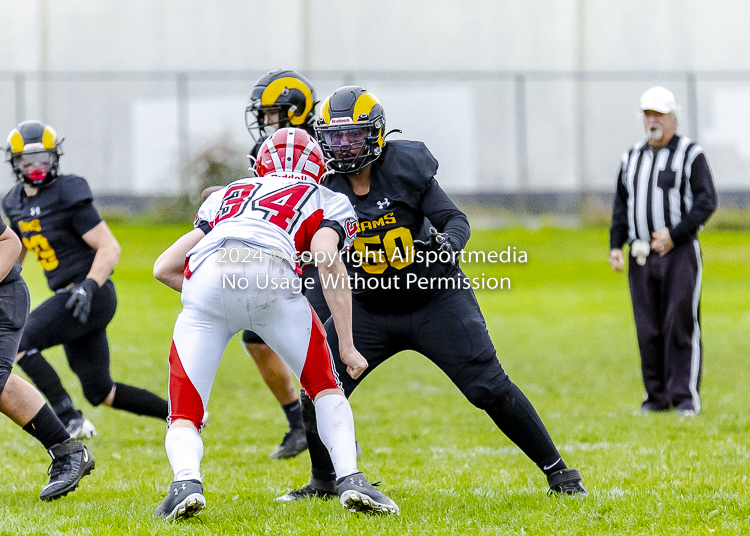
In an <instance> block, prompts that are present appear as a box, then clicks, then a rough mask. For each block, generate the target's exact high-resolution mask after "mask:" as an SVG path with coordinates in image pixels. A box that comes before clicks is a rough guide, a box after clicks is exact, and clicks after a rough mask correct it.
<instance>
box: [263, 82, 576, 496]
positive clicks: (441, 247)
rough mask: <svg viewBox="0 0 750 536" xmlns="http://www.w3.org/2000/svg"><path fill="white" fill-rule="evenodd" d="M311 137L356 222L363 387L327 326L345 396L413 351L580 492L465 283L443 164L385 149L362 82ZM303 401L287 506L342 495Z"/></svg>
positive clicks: (415, 150)
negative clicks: (307, 469)
mask: <svg viewBox="0 0 750 536" xmlns="http://www.w3.org/2000/svg"><path fill="white" fill-rule="evenodd" d="M315 130H316V135H317V138H318V141H319V142H320V144H321V147H322V148H323V152H324V153H325V155H326V158H327V159H329V160H328V164H329V166H330V167H331V168H332V169H333V170H334V171H335V174H334V175H332V176H331V177H329V178H328V179H327V180H326V182H325V185H326V187H328V188H330V189H331V190H333V191H335V192H341V193H344V194H346V195H347V196H348V197H349V200H350V201H351V202H352V205H354V208H355V210H356V212H357V216H358V218H359V231H358V233H357V238H356V240H355V242H354V247H353V250H352V254H351V255H350V256H349V257H348V258H345V262H346V264H347V269H348V272H349V278H350V281H351V284H352V286H353V288H352V297H353V307H352V317H353V318H352V322H353V334H354V344H355V345H356V347H357V349H359V351H360V352H361V353H362V355H363V356H364V357H365V359H367V361H368V363H369V367H368V368H367V370H366V371H365V372H364V373H363V374H362V375H361V376H360V377H359V378H357V379H356V380H355V379H353V378H351V377H350V376H349V375H347V374H345V370H346V366H345V365H343V363H342V362H341V360H340V359H339V357H338V355H337V351H336V348H337V347H338V343H337V339H336V332H335V329H333V327H334V326H333V324H332V323H331V322H328V323H327V324H326V332H327V336H328V344H329V346H330V347H331V350H332V352H333V356H334V361H335V363H336V367H337V370H338V374H339V379H340V380H341V383H342V385H343V387H344V392H345V393H346V395H347V396H349V395H350V394H351V393H352V391H354V389H355V388H356V387H357V385H359V383H360V382H361V381H362V380H363V379H364V378H365V377H367V375H368V374H370V373H371V372H372V371H373V370H374V369H375V368H377V366H378V365H380V364H381V363H382V362H384V361H385V360H386V359H388V358H389V357H391V356H393V355H395V354H396V353H398V352H400V351H402V350H414V351H417V352H419V353H421V354H423V355H424V356H425V357H427V358H428V359H430V360H431V361H432V362H433V363H435V364H436V365H437V366H438V367H439V368H440V369H441V370H442V371H443V372H445V374H446V375H447V376H448V377H449V378H450V379H451V381H453V383H454V384H455V385H456V386H457V387H458V388H459V389H460V390H461V392H462V393H463V395H464V396H465V397H466V398H467V399H468V400H469V402H471V403H472V404H473V405H475V406H476V407H478V408H479V409H481V410H484V411H485V412H487V414H488V415H489V416H490V418H491V419H492V420H493V421H494V422H495V424H496V425H497V426H498V428H500V430H502V431H503V433H505V435H506V436H508V438H509V439H510V440H511V441H513V442H514V443H515V444H516V445H518V447H519V448H520V449H521V450H522V451H523V452H524V453H525V454H526V455H527V456H528V457H529V458H531V459H532V460H533V461H534V463H536V464H537V466H538V467H539V469H540V470H542V472H544V474H545V475H546V476H547V480H548V483H549V486H550V490H551V491H553V492H557V493H562V494H570V495H574V494H576V495H577V494H580V495H585V494H586V490H585V488H584V486H583V483H582V481H581V475H580V473H579V472H578V471H577V470H575V469H569V468H568V467H567V466H566V465H565V462H564V461H563V460H562V457H561V456H560V453H559V452H558V450H557V448H556V447H555V445H554V443H553V442H552V439H551V438H550V436H549V434H548V433H547V430H546V429H545V427H544V424H542V421H541V419H540V418H539V416H538V415H537V413H536V411H535V410H534V407H533V406H532V405H531V402H529V400H528V399H527V398H526V396H525V395H524V394H523V393H522V392H521V390H520V389H519V388H518V387H516V385H515V384H513V382H512V381H511V380H510V379H509V378H508V376H507V375H506V373H505V371H504V370H503V368H502V366H501V365H500V363H499V361H498V359H497V354H496V352H495V348H494V346H493V344H492V341H491V340H490V336H489V333H488V332H487V327H486V325H485V322H484V317H483V316H482V312H481V311H480V309H479V305H478V303H477V300H476V298H475V297H474V293H473V292H472V290H471V286H470V285H469V284H467V283H468V279H467V278H466V276H465V275H464V274H463V272H462V271H461V269H460V268H459V266H458V264H457V263H456V262H455V260H456V257H455V256H454V255H452V254H453V253H458V252H460V251H461V250H462V249H463V248H464V246H465V245H466V242H467V241H468V240H469V234H470V229H469V222H468V220H467V218H466V216H465V215H464V214H463V213H462V212H461V211H460V210H459V209H458V208H457V207H456V205H455V204H454V203H453V201H451V199H450V198H449V197H448V196H447V195H446V194H445V192H443V190H442V189H441V188H440V186H438V183H437V181H436V180H435V174H436V172H437V168H438V163H437V160H435V158H434V157H433V156H432V154H431V153H430V151H429V150H428V149H427V147H425V145H424V144H423V143H421V142H416V141H406V140H397V141H390V142H388V143H386V142H385V137H386V133H385V113H384V110H383V107H382V105H381V104H380V103H379V102H378V100H377V99H376V98H375V96H374V95H372V93H369V92H367V91H366V90H365V89H364V88H362V87H359V86H346V87H342V88H339V89H337V90H336V91H335V92H334V93H333V94H332V95H331V96H330V97H328V99H327V100H326V101H325V102H324V104H323V108H322V110H321V117H320V119H318V122H317V123H316V126H315ZM428 252H432V253H433V254H435V255H437V254H442V258H443V259H444V261H445V262H439V263H434V262H433V263H431V264H428V262H427V258H428V256H427V255H426V254H427V253H428ZM323 284H325V282H323ZM302 405H303V417H304V419H305V429H306V432H307V439H308V444H309V450H310V457H311V461H312V476H311V479H310V482H309V483H308V484H307V485H306V486H304V487H303V488H301V489H297V490H293V491H291V492H289V493H287V494H286V495H283V496H281V497H279V498H278V499H277V500H280V501H294V500H298V499H302V498H305V497H310V496H313V497H329V496H335V489H336V488H335V485H334V480H333V479H334V477H333V466H332V465H331V462H330V459H329V457H328V453H327V451H326V450H325V447H323V446H322V443H321V442H320V438H319V437H318V435H317V426H316V423H315V408H314V406H313V405H312V403H311V401H310V400H309V399H308V398H307V397H304V396H303V397H302Z"/></svg>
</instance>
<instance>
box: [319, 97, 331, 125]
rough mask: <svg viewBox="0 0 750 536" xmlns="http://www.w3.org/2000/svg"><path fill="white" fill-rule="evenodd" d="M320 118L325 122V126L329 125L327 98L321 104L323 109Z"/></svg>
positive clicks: (328, 99) (329, 103)
mask: <svg viewBox="0 0 750 536" xmlns="http://www.w3.org/2000/svg"><path fill="white" fill-rule="evenodd" d="M320 117H322V118H323V121H325V122H326V125H330V124H331V98H330V97H329V98H327V99H326V101H325V102H324V103H323V108H322V109H321V110H320Z"/></svg>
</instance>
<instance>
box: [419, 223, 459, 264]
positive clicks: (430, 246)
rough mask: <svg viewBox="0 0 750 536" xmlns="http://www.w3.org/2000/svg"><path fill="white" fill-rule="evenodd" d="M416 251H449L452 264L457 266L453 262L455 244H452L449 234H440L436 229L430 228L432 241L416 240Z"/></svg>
mask: <svg viewBox="0 0 750 536" xmlns="http://www.w3.org/2000/svg"><path fill="white" fill-rule="evenodd" d="M414 249H419V250H422V251H427V250H432V251H437V252H438V253H440V252H442V251H447V252H448V253H450V256H451V262H450V264H455V263H454V262H453V261H454V259H455V258H454V256H453V244H451V238H450V236H448V233H439V232H438V230H437V229H435V228H434V227H430V239H429V240H428V241H425V240H414Z"/></svg>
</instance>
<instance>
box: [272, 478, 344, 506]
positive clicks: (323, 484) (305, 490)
mask: <svg viewBox="0 0 750 536" xmlns="http://www.w3.org/2000/svg"><path fill="white" fill-rule="evenodd" d="M338 495H339V494H338V493H337V492H336V484H335V483H334V482H328V481H325V480H318V479H317V478H314V477H310V483H309V484H305V485H304V486H302V487H301V488H300V489H293V490H292V491H290V492H289V493H286V494H284V495H282V496H281V497H276V500H277V501H279V502H294V501H301V500H302V499H324V500H327V499H332V498H334V497H338Z"/></svg>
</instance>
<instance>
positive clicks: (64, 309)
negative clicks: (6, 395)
mask: <svg viewBox="0 0 750 536" xmlns="http://www.w3.org/2000/svg"><path fill="white" fill-rule="evenodd" d="M61 144H62V140H59V141H58V139H57V134H56V133H55V131H54V129H52V127H50V126H49V125H45V124H43V123H42V122H40V121H35V120H32V121H24V122H22V123H20V124H19V125H18V126H17V127H16V128H14V129H13V130H12V131H11V133H10V134H9V136H8V146H7V149H6V156H7V160H8V162H9V163H10V165H11V167H12V168H13V172H14V173H15V175H16V178H17V179H18V183H17V184H16V185H15V186H14V187H13V188H12V189H11V190H10V192H8V194H7V195H6V196H5V198H4V199H3V201H2V206H3V211H4V212H5V214H6V216H7V217H8V219H9V220H10V228H11V229H12V230H13V231H14V232H15V233H16V234H17V235H18V236H19V237H20V238H21V241H22V242H23V248H22V251H21V254H20V256H19V258H18V260H19V262H21V263H22V262H23V259H24V257H25V256H26V252H27V251H28V250H30V251H32V252H33V253H34V255H35V256H36V259H37V260H38V261H39V264H40V265H41V266H42V269H43V270H44V275H45V277H46V278H47V284H48V285H49V288H50V289H51V290H52V291H53V292H55V295H54V296H52V297H51V298H49V299H48V300H46V301H45V302H44V303H42V304H41V305H39V306H38V307H37V308H36V309H34V310H33V311H32V312H31V314H30V315H29V318H28V321H27V322H26V327H25V329H24V331H23V336H22V337H21V343H20V346H19V349H18V355H17V358H16V359H17V362H18V364H19V365H20V367H21V368H22V369H23V371H24V372H25V373H26V374H27V375H28V376H29V378H31V380H32V381H33V382H34V384H35V385H36V386H37V387H38V388H39V390H40V391H41V392H42V394H44V396H45V397H47V400H49V403H50V405H51V406H52V409H53V410H54V411H55V413H56V414H57V416H58V417H59V418H60V420H61V421H62V422H63V424H65V426H66V428H67V429H68V431H69V432H70V435H71V436H73V437H76V438H85V437H91V435H93V434H95V433H96V430H95V428H94V426H93V424H91V422H90V421H89V420H88V419H85V418H84V417H83V415H82V414H81V412H80V410H78V409H77V408H76V407H75V405H74V404H73V401H72V400H71V398H70V395H69V394H68V393H67V392H66V391H65V389H64V388H63V386H62V383H61V382H60V377H59V376H58V375H57V373H56V372H55V370H54V369H53V368H52V366H51V365H50V364H49V363H48V362H47V361H46V360H45V359H44V357H43V356H42V351H43V350H45V349H47V348H51V347H52V346H57V345H59V344H62V345H63V348H64V350H65V356H66V358H67V359H68V363H69V364H70V368H71V369H72V370H73V372H74V373H75V374H76V376H78V378H79V379H80V381H81V385H82V387H83V395H84V396H85V397H86V400H88V401H89V402H90V403H91V404H92V405H94V406H98V405H99V404H105V405H107V406H110V407H113V408H116V409H122V410H125V411H129V412H131V413H136V414H139V415H148V416H151V417H157V418H159V419H164V420H166V418H167V415H168V409H167V401H166V400H164V399H163V398H161V397H159V396H157V395H155V394H153V393H151V392H149V391H146V390H144V389H140V388H137V387H133V386H131V385H126V384H123V383H115V382H113V381H112V378H111V376H110V372H109V343H108V341H107V332H106V329H107V325H108V324H109V322H110V321H111V320H112V317H113V316H114V314H115V309H116V307H117V296H116V294H115V287H114V284H113V283H112V281H111V280H110V275H111V274H112V271H113V269H114V267H115V265H116V264H117V261H118V260H119V258H120V245H119V244H118V243H117V240H116V239H115V237H114V235H113V234H112V232H111V231H110V230H109V227H107V224H106V223H105V222H104V221H103V220H102V219H101V218H100V217H99V213H98V212H97V210H96V209H95V208H94V205H93V197H92V195H91V190H90V189H89V186H88V184H87V183H86V181H85V180H84V179H83V178H81V177H78V176H76V175H60V174H59V173H58V165H59V160H60V155H62V148H61Z"/></svg>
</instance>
